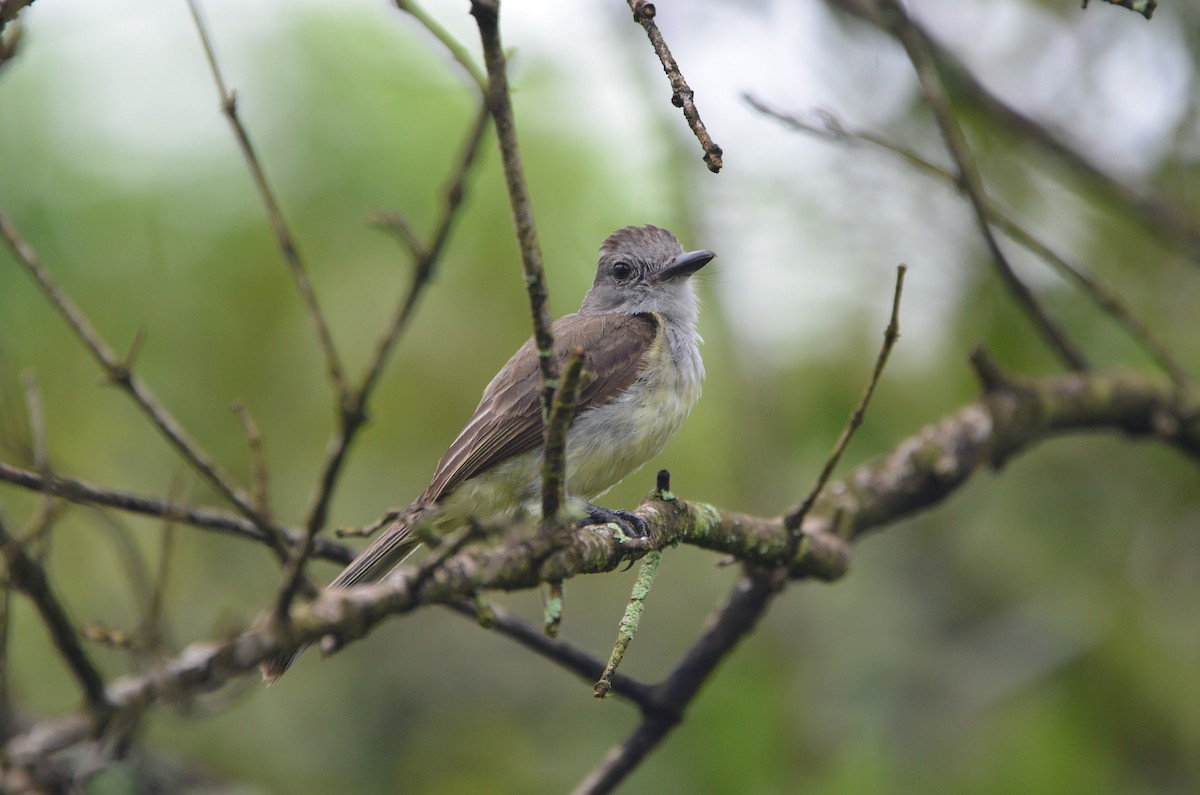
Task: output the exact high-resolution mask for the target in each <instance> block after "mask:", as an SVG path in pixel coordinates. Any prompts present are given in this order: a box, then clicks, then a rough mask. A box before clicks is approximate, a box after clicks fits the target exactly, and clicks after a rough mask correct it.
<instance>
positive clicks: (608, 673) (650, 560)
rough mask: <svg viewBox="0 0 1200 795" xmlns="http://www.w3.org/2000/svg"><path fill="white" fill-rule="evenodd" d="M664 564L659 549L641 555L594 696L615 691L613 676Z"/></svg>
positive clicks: (633, 634)
mask: <svg viewBox="0 0 1200 795" xmlns="http://www.w3.org/2000/svg"><path fill="white" fill-rule="evenodd" d="M661 565H662V552H659V551H658V550H657V549H656V550H654V551H652V552H650V553H649V554H648V555H646V557H644V558H642V568H641V570H640V571H639V572H638V576H637V581H636V582H634V584H633V593H631V594H630V596H629V602H628V603H627V604H626V605H625V613H624V614H623V615H622V616H621V621H620V622H619V623H618V624H617V640H616V642H615V643H614V644H613V650H612V654H611V655H609V658H608V664H607V665H605V666H604V671H603V673H601V674H600V678H599V679H598V680H597V681H596V684H595V685H593V686H592V695H594V696H595V697H596V698H598V699H602V700H603V699H605V698H608V695H609V693H611V692H612V682H613V677H614V676H615V675H616V673H617V668H618V667H620V665H621V662H622V661H623V660H624V659H625V652H626V650H628V649H629V644H630V643H631V642H632V641H633V638H634V636H635V635H637V631H638V628H639V626H640V624H641V621H642V613H643V612H645V609H646V597H647V596H649V595H650V586H651V585H653V584H654V578H655V577H656V576H657V575H658V569H659V567H660V566H661Z"/></svg>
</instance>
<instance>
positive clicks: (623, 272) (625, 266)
mask: <svg viewBox="0 0 1200 795" xmlns="http://www.w3.org/2000/svg"><path fill="white" fill-rule="evenodd" d="M612 272H613V276H615V277H617V281H619V282H623V281H625V280H626V279H628V278H629V277H630V276H632V275H633V266H632V265H630V264H629V263H628V262H618V263H617V264H616V265H613V269H612Z"/></svg>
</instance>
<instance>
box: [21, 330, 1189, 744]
mask: <svg viewBox="0 0 1200 795" xmlns="http://www.w3.org/2000/svg"><path fill="white" fill-rule="evenodd" d="M975 364H976V369H977V370H978V371H979V372H980V376H981V379H982V380H983V382H984V384H985V388H986V392H985V394H984V396H983V398H982V399H981V400H979V401H977V402H975V403H971V404H969V405H967V406H965V407H964V408H962V409H961V410H959V411H958V412H956V413H955V414H953V415H951V416H949V417H946V418H945V419H943V420H941V421H940V422H938V423H936V424H933V425H930V426H928V427H927V428H925V429H923V430H922V431H920V432H919V433H917V434H916V435H914V436H913V437H910V438H909V439H907V440H905V441H903V442H901V443H900V444H899V445H897V447H896V448H895V449H894V450H893V451H892V452H891V453H888V454H887V455H884V456H882V457H880V458H878V459H876V460H874V461H872V462H869V463H867V464H864V465H862V466H860V467H859V468H858V469H857V470H855V471H854V472H853V473H852V474H851V475H850V476H849V477H848V478H846V479H845V480H842V481H838V482H835V483H834V484H833V485H831V487H830V488H829V489H828V490H827V491H826V492H825V496H824V497H822V498H821V499H819V500H818V501H817V503H816V504H815V505H814V506H813V510H812V512H811V513H810V514H809V516H808V517H807V519H806V520H805V523H804V528H803V530H804V534H805V538H804V542H803V543H802V544H801V545H800V548H799V550H798V552H797V553H796V555H795V556H794V557H792V558H789V559H784V558H782V554H783V553H786V552H787V550H788V548H789V545H790V544H789V541H790V534H789V533H788V530H787V528H786V526H785V525H784V521H783V518H782V517H775V518H761V517H754V516H748V515H745V514H738V513H734V512H730V511H724V510H722V509H719V508H716V507H714V506H711V505H705V504H703V503H692V502H686V501H683V500H679V499H660V498H657V497H652V498H650V499H648V500H647V501H646V502H645V503H643V504H642V506H641V507H640V508H639V509H638V514H639V516H641V517H642V518H643V519H644V520H645V521H646V522H647V525H648V526H649V528H650V537H649V539H648V541H647V544H646V545H645V546H643V545H637V544H630V543H626V544H624V545H623V544H622V543H621V542H619V541H618V540H617V539H616V538H615V537H614V535H612V534H609V533H607V532H605V531H604V530H603V529H601V528H596V527H589V528H585V529H582V530H580V531H578V532H575V533H573V534H569V535H566V536H565V537H558V538H556V539H554V541H553V542H552V544H548V543H547V542H545V541H544V540H539V539H538V537H537V536H536V534H533V533H530V532H528V530H527V531H526V532H525V533H524V534H523V535H521V536H519V537H518V540H516V541H513V542H511V543H509V544H506V545H502V546H499V547H493V548H478V547H473V548H467V549H465V550H463V551H461V552H459V553H457V554H456V555H454V556H453V557H451V558H449V559H447V560H445V561H444V562H443V563H442V565H441V566H440V567H438V569H437V570H435V571H423V570H422V569H421V568H420V567H413V566H408V567H403V568H401V569H398V570H397V571H396V573H395V574H394V575H393V577H391V578H390V579H389V580H387V581H386V582H383V583H379V584H375V585H371V586H364V587H356V588H351V589H347V590H344V591H330V592H326V593H324V594H323V595H322V596H320V597H319V598H318V599H317V600H315V601H314V602H312V603H310V604H308V605H304V606H299V607H294V608H293V612H292V621H291V622H290V624H289V626H288V627H287V629H286V634H287V637H282V636H281V635H280V634H279V629H278V628H277V627H275V626H273V625H265V626H262V627H257V628H254V629H250V630H247V631H245V632H243V633H241V634H239V635H237V636H235V637H234V638H233V639H231V640H228V641H225V642H220V643H217V642H205V643H196V644H193V645H192V646H190V647H188V648H187V649H185V650H184V651H183V652H182V653H181V654H180V655H179V656H178V657H176V658H175V659H174V660H171V661H169V662H168V663H166V664H165V665H163V666H162V667H161V668H160V669H158V670H155V671H153V672H150V673H146V674H141V675H135V676H128V677H124V678H122V679H119V680H117V681H115V682H113V683H112V684H111V685H110V686H109V687H108V691H107V692H108V699H109V701H111V702H112V703H113V704H114V705H115V709H116V710H118V712H128V711H132V710H141V709H143V708H145V707H146V706H148V705H152V704H155V703H158V702H162V701H170V700H172V699H173V698H180V697H186V696H187V695H188V694H192V693H197V692H203V691H208V690H212V689H215V688H219V687H221V686H223V685H225V684H226V683H227V682H228V681H229V680H230V679H232V678H234V677H236V676H240V675H242V674H245V673H248V672H250V671H253V670H254V669H255V667H256V666H257V664H258V663H259V662H260V661H262V660H263V659H267V658H268V657H272V656H275V655H277V654H279V653H280V652H281V651H282V650H283V649H284V648H291V647H292V646H293V645H295V644H296V643H301V642H309V641H315V640H316V639H318V638H320V637H323V636H325V635H334V636H336V637H337V638H338V639H339V641H340V643H341V644H344V643H345V642H347V641H350V640H354V639H356V638H361V637H363V636H365V635H366V634H368V633H369V632H370V631H371V630H372V628H373V627H374V626H375V625H376V624H377V623H379V622H380V621H382V620H383V619H385V618H387V617H389V616H392V615H398V614H402V613H407V612H411V611H413V610H415V609H417V608H419V607H421V606H423V605H428V604H449V603H453V602H457V601H459V600H461V599H463V598H466V597H469V596H470V595H472V594H474V593H476V592H478V591H481V590H516V589H524V588H533V587H537V586H538V585H539V584H541V583H546V582H558V581H562V580H565V579H568V578H570V577H573V576H577V575H581V574H594V573H600V572H606V571H612V570H614V569H616V568H617V567H619V566H620V565H622V564H623V563H624V562H625V561H626V560H627V559H629V558H631V557H637V556H638V555H639V554H640V553H641V551H642V550H644V549H645V548H646V546H654V547H657V548H665V547H667V546H670V545H671V544H675V543H689V544H694V545H696V546H700V547H704V548H706V549H711V550H714V551H718V552H723V553H727V554H732V555H734V556H736V557H738V558H739V559H740V560H742V561H743V562H745V563H748V564H750V565H752V566H756V567H764V568H773V567H778V566H780V565H788V566H790V575H791V576H792V577H817V578H821V579H836V578H837V577H839V576H841V574H843V573H844V572H845V565H846V562H847V559H848V550H847V548H846V546H845V543H844V542H843V541H842V540H841V539H847V540H857V539H859V538H861V537H863V536H864V535H866V534H867V533H868V532H869V531H871V530H878V529H881V528H883V527H886V526H890V525H893V524H895V523H896V522H897V521H899V520H901V519H903V518H905V517H907V516H910V515H912V514H914V513H916V512H918V511H920V510H924V509H927V508H929V507H930V506H932V505H934V504H936V503H937V502H939V501H941V500H942V499H945V498H946V497H947V496H948V495H950V494H951V493H953V492H954V491H955V490H956V489H958V488H959V487H960V486H962V485H963V484H964V483H965V482H966V481H967V480H968V479H969V478H970V476H971V475H973V474H974V473H975V472H977V471H979V470H980V469H981V468H983V467H985V466H992V467H998V466H1001V465H1002V464H1003V463H1004V462H1005V461H1007V460H1008V458H1010V457H1011V456H1013V455H1015V454H1017V453H1020V452H1024V451H1027V450H1030V449H1032V448H1033V447H1035V446H1036V445H1038V444H1039V443H1041V442H1043V441H1046V440H1047V439H1050V438H1053V437H1055V436H1059V435H1063V434H1067V433H1081V432H1087V431H1096V430H1110V431H1112V430H1116V431H1121V432H1123V433H1126V434H1129V435H1131V436H1136V437H1144V438H1148V439H1156V440H1158V441H1161V442H1163V443H1166V444H1168V445H1170V446H1172V447H1174V448H1175V449H1177V450H1179V451H1180V452H1182V453H1183V454H1184V455H1185V456H1187V457H1189V458H1191V459H1193V460H1194V461H1196V462H1197V463H1198V464H1200V410H1197V406H1200V394H1198V393H1197V392H1195V391H1191V392H1187V393H1182V394H1181V393H1180V392H1178V391H1176V390H1175V389H1173V388H1172V387H1170V385H1167V384H1164V383H1160V382H1156V381H1153V380H1151V379H1148V378H1146V377H1145V376H1143V375H1141V374H1138V373H1131V372H1127V371H1099V372H1088V373H1071V374H1068V375H1063V376H1057V377H1048V378H1041V379H1022V378H1017V377H1013V376H1006V375H1004V374H1002V373H1000V372H999V371H998V368H996V366H995V364H994V363H992V362H991V361H990V359H989V358H988V357H987V356H986V355H984V354H982V353H977V354H976V356H975ZM551 547H553V548H552V549H551ZM774 587H776V584H775V581H774V580H771V581H770V582H767V581H764V580H762V579H761V577H760V575H752V576H751V582H750V584H749V585H746V584H745V580H743V581H742V582H741V583H740V584H739V589H741V591H746V593H745V594H744V595H743V596H740V597H739V596H737V595H735V596H734V597H731V599H730V604H732V605H733V607H727V609H728V610H731V611H735V612H741V611H742V610H743V609H748V608H749V607H753V604H754V602H756V601H759V600H763V599H766V598H769V597H768V594H767V592H766V591H765V590H764V589H769V588H774ZM741 591H739V593H740V592H741ZM722 620H724V619H720V618H719V619H718V621H722ZM729 620H730V621H733V619H732V618H730V619H729ZM734 623H735V624H736V623H737V622H734ZM737 625H739V626H741V625H742V624H737ZM706 637H707V636H706ZM739 637H740V636H739ZM736 641H737V638H736V637H732V636H730V635H727V634H726V635H719V636H717V637H714V638H712V639H711V641H705V642H706V643H709V642H711V643H717V644H720V645H722V646H723V647H724V646H728V647H730V648H731V647H732V644H734V643H736ZM696 653H697V654H700V652H699V651H696ZM690 658H691V655H689V659H690ZM706 659H711V660H713V662H714V664H715V658H712V657H707V658H706ZM686 662H687V661H686V660H685V663H686ZM677 674H678V676H679V677H680V678H679V679H676V680H674V684H673V685H672V686H671V687H665V686H662V687H663V689H662V690H659V691H658V692H659V693H660V696H661V694H663V693H670V692H676V691H674V690H673V688H679V691H678V692H684V691H686V690H687V689H689V688H693V687H694V688H698V687H699V685H700V683H702V681H703V679H704V677H706V676H707V675H708V674H707V672H705V671H704V670H703V669H698V668H694V667H692V666H691V665H690V664H688V665H683V664H681V666H680V668H679V669H677ZM674 675H675V674H673V676H674ZM668 681H670V680H668ZM614 687H615V692H618V693H620V692H621V689H620V688H619V687H617V686H616V683H615V682H614ZM661 697H664V698H665V696H661ZM668 703H674V702H671V701H670V700H668ZM671 719H672V718H670V713H664V714H663V715H661V716H660V717H659V718H657V719H656V720H659V721H663V720H671ZM89 726H90V722H89V721H88V720H87V718H86V716H83V715H78V714H72V715H66V716H63V717H59V718H52V719H49V720H46V721H43V722H42V723H39V724H37V725H35V726H33V727H31V728H30V729H29V730H27V731H26V732H25V733H23V734H22V735H20V736H18V737H15V738H13V739H12V740H10V741H9V743H8V744H7V746H6V749H5V750H6V754H7V757H8V759H10V760H12V761H13V762H14V763H15V764H18V765H22V764H30V763H31V760H33V759H35V758H36V757H38V756H40V755H44V754H47V753H51V752H54V751H57V750H61V749H63V748H66V747H69V746H72V745H75V744H77V743H79V742H82V741H83V740H84V739H86V738H87V736H88V733H89ZM651 729H653V730H655V731H658V730H659V729H657V728H654V727H650V728H647V729H645V731H651Z"/></svg>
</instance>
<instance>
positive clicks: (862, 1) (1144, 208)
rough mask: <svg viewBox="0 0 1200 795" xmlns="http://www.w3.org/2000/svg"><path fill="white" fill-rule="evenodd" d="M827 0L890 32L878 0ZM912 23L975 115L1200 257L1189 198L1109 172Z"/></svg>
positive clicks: (1198, 225) (1199, 231)
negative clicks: (994, 89) (998, 93)
mask: <svg viewBox="0 0 1200 795" xmlns="http://www.w3.org/2000/svg"><path fill="white" fill-rule="evenodd" d="M826 2H828V3H829V4H830V5H833V6H835V7H837V8H839V9H842V10H845V11H848V12H849V13H851V14H854V15H855V16H857V17H859V18H860V19H864V20H866V21H868V22H870V23H871V24H873V25H876V26H878V27H880V28H881V29H884V30H887V28H886V27H885V25H884V24H883V21H882V18H881V16H880V14H879V13H878V7H877V5H876V2H875V0H826ZM909 21H910V23H911V24H912V25H915V26H916V27H917V28H918V29H920V30H921V31H922V35H923V36H924V38H925V40H926V41H927V42H929V46H930V50H931V51H932V53H933V56H934V60H935V61H936V62H937V65H938V70H939V72H941V74H943V75H944V76H945V82H946V84H948V85H950V86H953V87H954V96H955V100H956V103H961V104H963V105H965V106H966V107H968V109H969V110H968V112H969V113H974V114H978V115H981V116H984V117H987V118H988V119H989V120H990V126H992V127H994V128H996V129H1002V130H1006V131H1008V132H1010V133H1011V134H1013V135H1014V136H1017V137H1019V138H1021V139H1022V140H1024V141H1028V142H1029V143H1031V144H1033V145H1034V146H1036V147H1038V148H1039V149H1041V150H1042V151H1044V152H1046V153H1047V154H1049V155H1050V156H1051V157H1054V158H1056V159H1057V160H1058V161H1059V162H1061V163H1062V164H1063V165H1065V166H1066V167H1067V168H1069V169H1071V170H1072V171H1074V172H1075V173H1076V174H1078V175H1080V176H1082V177H1084V178H1085V179H1086V180H1087V182H1088V183H1089V184H1088V185H1087V186H1086V187H1085V188H1083V189H1082V190H1083V192H1085V193H1086V194H1087V196H1088V197H1089V199H1091V200H1093V201H1100V202H1101V203H1103V202H1106V201H1108V202H1115V203H1117V204H1120V205H1121V210H1120V213H1119V214H1122V215H1125V216H1127V217H1131V218H1136V219H1137V221H1138V222H1139V223H1141V224H1142V226H1144V227H1145V228H1146V229H1148V230H1150V231H1151V233H1153V234H1156V235H1160V236H1165V237H1170V238H1172V239H1173V240H1174V241H1176V242H1178V243H1179V244H1181V245H1182V246H1184V247H1186V250H1187V254H1188V256H1189V257H1191V259H1192V260H1193V261H1200V219H1198V218H1197V217H1196V216H1195V214H1194V213H1193V214H1189V213H1188V212H1187V210H1186V209H1184V208H1185V207H1186V205H1187V203H1186V202H1184V201H1181V200H1179V199H1178V198H1174V197H1171V196H1168V195H1165V194H1163V193H1160V192H1156V191H1154V190H1153V189H1151V188H1147V187H1145V186H1139V187H1138V188H1134V187H1133V186H1130V185H1127V184H1126V183H1124V182H1122V181H1121V180H1119V179H1117V178H1116V177H1114V176H1112V175H1111V174H1109V173H1107V172H1105V171H1104V169H1102V168H1100V166H1098V165H1096V164H1095V163H1093V162H1092V161H1090V160H1088V159H1087V157H1085V156H1084V155H1083V154H1082V153H1081V152H1080V151H1079V150H1078V149H1077V148H1075V147H1074V146H1071V145H1070V144H1069V143H1067V142H1066V141H1064V140H1063V139H1062V138H1061V137H1059V136H1058V135H1057V134H1055V133H1054V132H1052V131H1051V130H1049V129H1048V128H1047V127H1046V126H1045V125H1044V124H1041V123H1039V122H1038V121H1036V120H1035V119H1033V118H1032V117H1030V116H1028V115H1026V114H1025V113H1022V112H1021V111H1019V110H1017V109H1016V108H1014V107H1012V106H1011V105H1009V104H1007V103H1005V102H1004V101H1003V100H1001V99H1000V98H999V97H997V96H996V95H995V94H993V93H992V92H991V91H990V90H988V88H987V87H986V86H985V85H983V83H981V82H980V81H979V78H977V77H976V76H975V74H974V73H973V72H972V71H971V70H970V69H968V68H967V67H966V65H964V64H963V62H962V61H961V60H959V59H958V58H957V57H956V56H955V55H954V53H953V52H951V51H950V50H949V49H948V48H947V47H945V46H943V45H941V44H939V43H938V42H937V41H936V40H935V39H934V38H933V36H931V35H930V33H929V32H928V31H927V30H925V29H924V28H923V27H922V26H921V25H920V23H919V22H917V21H916V20H912V19H910V20H909Z"/></svg>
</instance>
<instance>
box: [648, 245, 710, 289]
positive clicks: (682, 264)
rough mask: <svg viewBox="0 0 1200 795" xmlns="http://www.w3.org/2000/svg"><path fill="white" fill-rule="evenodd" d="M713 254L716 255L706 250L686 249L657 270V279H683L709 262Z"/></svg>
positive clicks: (668, 280)
mask: <svg viewBox="0 0 1200 795" xmlns="http://www.w3.org/2000/svg"><path fill="white" fill-rule="evenodd" d="M715 256H717V255H716V254H714V253H712V252H711V251H707V250H701V251H688V252H685V253H683V254H680V255H679V256H678V257H676V258H675V261H674V262H672V263H671V264H670V265H668V266H667V267H665V268H663V269H662V270H660V271H659V272H658V274H657V281H660V282H670V281H674V280H675V279H685V278H687V277H688V276H691V275H692V274H693V273H695V272H696V271H698V270H700V269H701V268H703V267H704V266H705V265H707V264H708V263H709V262H711V261H712V259H713V257H715Z"/></svg>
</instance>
